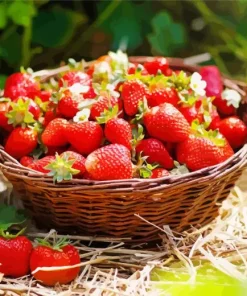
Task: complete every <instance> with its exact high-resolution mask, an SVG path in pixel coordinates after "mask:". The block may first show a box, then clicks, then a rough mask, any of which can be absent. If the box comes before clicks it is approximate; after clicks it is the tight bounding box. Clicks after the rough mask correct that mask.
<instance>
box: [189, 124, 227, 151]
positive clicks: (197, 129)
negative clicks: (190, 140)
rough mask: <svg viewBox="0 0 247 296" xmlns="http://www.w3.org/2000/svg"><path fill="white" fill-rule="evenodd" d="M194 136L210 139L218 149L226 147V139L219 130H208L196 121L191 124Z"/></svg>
mask: <svg viewBox="0 0 247 296" xmlns="http://www.w3.org/2000/svg"><path fill="white" fill-rule="evenodd" d="M191 130H192V134H194V136H196V137H201V138H204V139H208V140H210V141H211V142H213V143H214V144H215V145H216V146H218V147H224V146H225V145H226V139H225V138H224V137H223V135H222V134H221V133H220V132H219V131H218V130H206V129H205V127H204V125H203V124H200V123H199V121H198V120H197V119H196V120H194V121H193V122H192V123H191Z"/></svg>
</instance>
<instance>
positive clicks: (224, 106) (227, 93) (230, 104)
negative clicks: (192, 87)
mask: <svg viewBox="0 0 247 296" xmlns="http://www.w3.org/2000/svg"><path fill="white" fill-rule="evenodd" d="M240 102H241V96H240V94H239V93H238V92H236V91H235V90H228V89H226V90H224V91H223V92H222V94H221V96H220V97H216V98H215V99H214V101H213V104H214V105H215V106H216V107H217V109H218V111H219V112H220V113H221V114H223V115H228V116H229V115H233V114H235V113H236V109H237V108H238V107H239V104H240Z"/></svg>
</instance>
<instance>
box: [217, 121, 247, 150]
mask: <svg viewBox="0 0 247 296" xmlns="http://www.w3.org/2000/svg"><path fill="white" fill-rule="evenodd" d="M218 127H219V131H220V133H221V134H222V135H223V136H224V137H225V138H226V139H227V141H228V142H229V144H230V145H231V146H232V148H233V149H237V148H240V147H241V146H243V145H244V144H245V143H246V140H247V127H246V125H245V124H244V122H243V121H242V120H241V119H240V118H238V117H236V116H232V117H228V118H225V119H223V120H221V121H220V123H219V126H218Z"/></svg>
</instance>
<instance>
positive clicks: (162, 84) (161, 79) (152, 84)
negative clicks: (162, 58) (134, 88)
mask: <svg viewBox="0 0 247 296" xmlns="http://www.w3.org/2000/svg"><path fill="white" fill-rule="evenodd" d="M148 86H149V90H150V91H151V92H152V91H154V90H156V89H165V88H167V87H171V83H169V77H166V76H165V75H163V74H157V75H156V76H154V77H152V78H151V79H150V81H149V82H148Z"/></svg>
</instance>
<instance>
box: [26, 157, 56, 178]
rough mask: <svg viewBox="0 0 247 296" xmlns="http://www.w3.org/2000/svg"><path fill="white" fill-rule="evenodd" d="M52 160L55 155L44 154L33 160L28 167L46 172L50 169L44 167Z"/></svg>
mask: <svg viewBox="0 0 247 296" xmlns="http://www.w3.org/2000/svg"><path fill="white" fill-rule="evenodd" d="M53 160H55V156H45V157H43V158H41V159H39V160H36V161H34V162H33V163H31V164H30V165H28V167H29V168H30V169H32V170H35V171H38V172H41V173H44V174H47V173H49V172H50V171H49V170H47V169H45V167H46V166H47V165H48V164H50V163H51V162H52V161H53Z"/></svg>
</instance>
